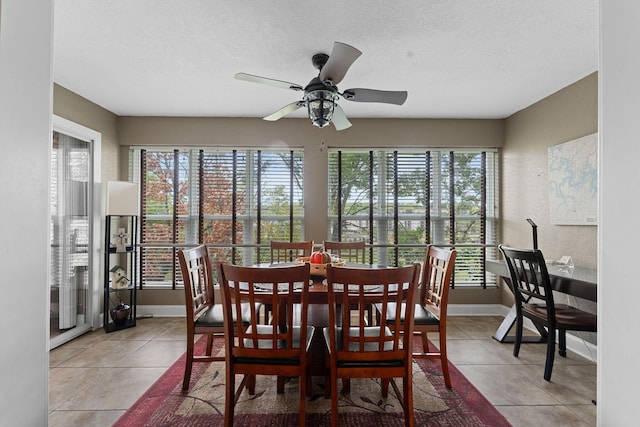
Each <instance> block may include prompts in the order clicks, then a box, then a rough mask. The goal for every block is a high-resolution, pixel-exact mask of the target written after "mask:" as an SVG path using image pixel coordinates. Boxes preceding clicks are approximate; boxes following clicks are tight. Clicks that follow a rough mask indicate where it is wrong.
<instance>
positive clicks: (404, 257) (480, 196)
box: [328, 149, 498, 286]
mask: <svg viewBox="0 0 640 427" xmlns="http://www.w3.org/2000/svg"><path fill="white" fill-rule="evenodd" d="M497 160H498V158H497V152H496V151H495V150H467V149H459V150H450V149H448V150H438V149H430V150H428V151H425V150H408V149H406V150H399V151H393V150H375V151H373V150H369V151H365V150H338V149H336V150H330V152H329V212H328V216H329V226H330V229H329V232H328V238H329V239H331V240H365V241H366V242H367V243H368V244H369V248H370V250H369V252H368V255H369V258H370V260H371V262H373V263H380V264H386V265H405V264H408V263H411V262H416V261H422V259H423V257H424V250H425V245H426V244H435V245H438V246H443V247H455V248H456V250H457V251H458V258H457V260H456V272H455V276H454V283H456V284H464V285H481V286H486V284H487V279H486V274H485V270H484V261H485V259H486V258H487V257H488V258H489V259H495V258H496V256H497V254H496V250H495V245H496V240H497V233H496V230H497V226H496V223H497V219H498V218H497V216H496V213H497V208H496V207H497V200H496V194H497V191H496V189H497V173H496V171H497Z"/></svg>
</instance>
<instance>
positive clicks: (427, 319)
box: [376, 303, 440, 326]
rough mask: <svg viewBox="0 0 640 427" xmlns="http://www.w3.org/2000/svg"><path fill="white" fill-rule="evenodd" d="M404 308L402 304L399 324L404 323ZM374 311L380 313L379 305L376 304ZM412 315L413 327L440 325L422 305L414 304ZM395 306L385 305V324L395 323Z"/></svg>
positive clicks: (391, 304) (438, 320)
mask: <svg viewBox="0 0 640 427" xmlns="http://www.w3.org/2000/svg"><path fill="white" fill-rule="evenodd" d="M405 309H406V306H405V304H404V303H403V304H402V307H401V308H400V310H401V313H402V315H401V317H400V322H401V323H404V313H405ZM376 310H377V311H378V313H380V312H381V311H382V306H381V305H380V304H376ZM414 310H415V311H414V314H413V324H414V325H422V326H437V325H439V324H440V319H438V317H437V316H436V315H435V314H433V313H432V312H431V311H430V310H429V309H428V308H427V307H425V306H424V305H422V304H416V305H415V309H414ZM395 313H396V305H395V304H394V303H390V304H388V305H387V324H390V323H394V322H395V321H396V316H395Z"/></svg>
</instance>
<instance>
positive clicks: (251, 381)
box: [247, 375, 256, 396]
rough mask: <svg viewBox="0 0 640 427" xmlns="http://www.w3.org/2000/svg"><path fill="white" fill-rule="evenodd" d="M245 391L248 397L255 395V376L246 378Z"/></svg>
mask: <svg viewBox="0 0 640 427" xmlns="http://www.w3.org/2000/svg"><path fill="white" fill-rule="evenodd" d="M247 391H248V392H249V395H251V396H253V395H254V394H256V376H255V375H249V376H248V378H247Z"/></svg>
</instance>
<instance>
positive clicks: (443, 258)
mask: <svg viewBox="0 0 640 427" xmlns="http://www.w3.org/2000/svg"><path fill="white" fill-rule="evenodd" d="M456 254H457V253H456V251H455V250H447V249H443V248H439V247H437V246H433V245H429V246H427V252H426V255H425V258H424V263H423V266H422V274H421V278H420V291H419V292H420V298H419V300H418V302H417V303H416V306H415V309H414V315H413V331H414V333H419V334H420V335H421V336H422V352H414V353H413V358H414V359H440V362H441V364H442V375H443V376H444V383H445V385H446V386H447V387H449V388H451V378H450V376H449V359H448V358H447V305H448V301H449V287H450V286H451V277H452V276H453V271H454V267H455V262H456ZM376 308H377V312H378V314H377V315H378V317H379V316H380V311H381V310H380V305H379V304H378V305H377V306H376ZM404 308H405V307H403V309H402V316H401V318H400V323H401V324H404V323H405V319H406V315H405V314H404V313H405V309H404ZM395 320H396V319H395V317H394V316H393V315H388V316H387V324H388V325H389V326H391V327H393V325H394V324H395ZM429 332H434V333H437V334H438V339H439V343H438V348H434V349H431V350H430V347H431V346H430V345H429V339H428V337H427V333H429Z"/></svg>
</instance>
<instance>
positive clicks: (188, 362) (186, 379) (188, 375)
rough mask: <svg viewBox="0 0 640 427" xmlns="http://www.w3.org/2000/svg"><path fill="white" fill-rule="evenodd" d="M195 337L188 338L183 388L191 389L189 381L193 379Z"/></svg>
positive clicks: (185, 389) (184, 389)
mask: <svg viewBox="0 0 640 427" xmlns="http://www.w3.org/2000/svg"><path fill="white" fill-rule="evenodd" d="M193 347H194V342H193V337H191V338H190V339H188V340H187V360H186V362H185V365H184V379H183V380H182V390H183V391H187V390H189V381H191V367H192V366H193Z"/></svg>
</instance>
